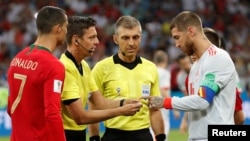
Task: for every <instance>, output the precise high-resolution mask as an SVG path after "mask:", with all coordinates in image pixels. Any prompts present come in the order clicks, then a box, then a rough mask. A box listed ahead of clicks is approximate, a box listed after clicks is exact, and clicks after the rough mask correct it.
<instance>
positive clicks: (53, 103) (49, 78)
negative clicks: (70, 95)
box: [7, 45, 65, 141]
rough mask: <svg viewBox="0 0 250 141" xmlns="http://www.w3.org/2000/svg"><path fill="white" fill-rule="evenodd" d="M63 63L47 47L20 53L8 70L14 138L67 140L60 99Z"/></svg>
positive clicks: (43, 140)
mask: <svg viewBox="0 0 250 141" xmlns="http://www.w3.org/2000/svg"><path fill="white" fill-rule="evenodd" d="M64 77H65V72H64V66H63V65H62V63H61V62H60V61H59V60H58V59H57V58H56V57H55V56H54V55H53V54H52V53H51V52H50V51H49V50H48V49H47V48H45V47H42V46H35V45H31V46H29V47H26V48H25V49H23V50H22V51H21V52H19V53H18V54H17V55H16V56H15V57H14V58H13V60H12V61H11V63H10V68H9V70H8V83H9V99H8V107H7V110H8V114H9V115H10V117H11V122H12V132H11V141H34V140H39V141H54V140H58V141H64V140H65V137H64V130H63V124H62V118H61V111H60V101H61V100H60V99H61V90H62V86H63V81H64Z"/></svg>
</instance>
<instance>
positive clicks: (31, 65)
mask: <svg viewBox="0 0 250 141" xmlns="http://www.w3.org/2000/svg"><path fill="white" fill-rule="evenodd" d="M10 66H13V67H19V68H23V69H31V70H36V68H37V66H38V62H34V61H32V60H23V59H21V58H14V59H13V60H12V61H11V64H10Z"/></svg>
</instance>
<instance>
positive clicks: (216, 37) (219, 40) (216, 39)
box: [203, 27, 226, 50]
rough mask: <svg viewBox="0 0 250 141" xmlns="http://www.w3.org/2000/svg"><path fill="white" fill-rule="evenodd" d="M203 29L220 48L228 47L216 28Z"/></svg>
mask: <svg viewBox="0 0 250 141" xmlns="http://www.w3.org/2000/svg"><path fill="white" fill-rule="evenodd" d="M203 31H204V34H205V35H206V37H207V38H208V40H209V41H210V42H212V43H213V44H214V45H216V46H217V47H219V48H222V49H224V50H225V49H226V47H225V41H224V39H223V38H222V37H221V36H220V35H219V34H218V33H217V32H216V31H215V30H214V29H212V28H209V27H205V28H203Z"/></svg>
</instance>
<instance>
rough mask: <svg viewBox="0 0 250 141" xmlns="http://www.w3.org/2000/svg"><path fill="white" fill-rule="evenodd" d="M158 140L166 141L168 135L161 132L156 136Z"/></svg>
mask: <svg viewBox="0 0 250 141" xmlns="http://www.w3.org/2000/svg"><path fill="white" fill-rule="evenodd" d="M155 139H156V141H165V139H166V135H165V134H159V135H157V136H155Z"/></svg>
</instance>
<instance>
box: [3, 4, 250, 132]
mask: <svg viewBox="0 0 250 141" xmlns="http://www.w3.org/2000/svg"><path fill="white" fill-rule="evenodd" d="M45 5H53V6H58V7H61V8H63V9H65V10H66V12H67V14H68V15H69V16H70V15H83V16H92V17H93V18H95V19H96V20H97V30H98V34H99V40H100V44H99V46H98V48H97V49H96V52H95V54H94V56H93V57H90V58H88V59H87V60H88V62H89V65H90V66H91V67H92V66H93V65H95V63H96V62H97V61H99V60H100V59H103V58H105V57H107V56H110V55H111V54H113V53H115V52H116V51H117V47H116V46H115V44H114V43H113V40H112V34H113V26H114V22H115V20H116V19H117V18H118V17H119V16H121V15H133V16H135V17H136V18H138V19H139V20H140V21H141V23H142V27H143V38H142V44H141V50H140V55H141V56H143V57H145V58H148V59H151V58H152V52H153V50H154V49H156V48H164V49H166V51H167V53H168V54H169V66H168V69H169V70H170V71H171V74H172V77H171V86H172V87H171V94H172V95H173V96H182V94H181V93H180V91H179V90H178V88H177V86H176V83H175V82H176V81H175V77H174V76H175V74H176V73H177V72H178V70H179V69H178V67H177V65H176V62H175V59H176V57H177V56H178V54H180V53H181V52H180V50H178V49H177V48H175V47H174V42H173V40H172V39H171V37H170V32H169V22H170V21H171V19H172V18H173V17H174V16H175V15H176V14H178V13H179V12H181V11H184V10H190V11H194V12H196V13H197V14H199V16H200V17H201V18H202V21H203V24H204V25H203V26H204V27H211V28H214V29H215V30H216V31H217V32H218V33H219V34H220V35H221V36H223V37H224V38H225V41H226V45H227V51H228V52H229V53H230V55H231V56H232V58H233V60H234V62H235V66H236V69H237V71H238V73H239V75H240V81H241V84H242V90H243V93H242V95H241V97H242V98H243V108H244V113H245V115H246V120H245V124H250V96H249V95H247V92H246V84H247V82H250V28H249V27H250V1H249V0H0V136H6V135H7V136H8V135H9V133H10V131H11V124H10V121H9V117H8V115H7V114H6V103H7V101H6V99H7V96H8V84H7V81H6V72H7V70H8V67H9V63H10V61H11V59H12V58H13V56H14V55H15V54H16V53H17V52H19V51H20V50H22V49H23V48H24V47H25V46H26V45H29V44H31V43H32V42H34V40H35V38H36V35H37V31H36V27H35V21H34V18H33V15H34V13H35V12H36V11H37V10H38V9H40V8H41V7H43V6H45ZM64 50H65V46H61V47H60V48H59V49H58V50H56V52H55V55H56V56H58V57H59V55H60V54H61V53H62V52H64ZM179 123H180V119H174V118H173V115H172V113H171V129H177V128H178V126H179ZM102 129H103V128H102Z"/></svg>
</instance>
